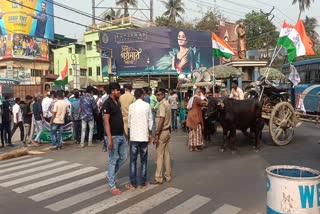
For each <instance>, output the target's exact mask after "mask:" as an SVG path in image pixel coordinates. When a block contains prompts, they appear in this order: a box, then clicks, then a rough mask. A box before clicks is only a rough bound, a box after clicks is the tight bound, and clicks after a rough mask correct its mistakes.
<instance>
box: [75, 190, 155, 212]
mask: <svg viewBox="0 0 320 214" xmlns="http://www.w3.org/2000/svg"><path fill="white" fill-rule="evenodd" d="M156 186H157V185H149V186H148V187H147V188H145V189H137V190H135V191H130V190H127V191H126V192H124V193H122V194H121V195H118V196H113V197H111V198H108V199H106V200H103V201H100V202H98V203H96V204H93V205H92V206H90V207H86V208H84V209H82V210H79V211H77V212H75V213H73V214H91V213H92V214H93V213H99V212H101V211H103V210H106V209H109V208H110V207H113V206H115V205H118V204H120V203H122V202H124V201H127V200H129V199H130V198H133V197H135V196H137V195H139V194H141V193H144V192H145V191H148V190H150V189H153V188H155V187H156Z"/></svg>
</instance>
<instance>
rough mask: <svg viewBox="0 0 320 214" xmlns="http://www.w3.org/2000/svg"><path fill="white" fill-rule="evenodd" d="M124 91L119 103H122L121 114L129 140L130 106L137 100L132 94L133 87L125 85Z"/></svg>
mask: <svg viewBox="0 0 320 214" xmlns="http://www.w3.org/2000/svg"><path fill="white" fill-rule="evenodd" d="M124 90H125V93H124V94H123V95H121V96H120V98H119V101H120V104H121V112H122V117H123V125H124V133H125V135H126V137H127V138H128V111H129V106H130V105H131V104H132V103H134V101H135V98H134V96H133V95H132V94H131V91H132V85H130V84H125V85H124Z"/></svg>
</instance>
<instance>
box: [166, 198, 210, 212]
mask: <svg viewBox="0 0 320 214" xmlns="http://www.w3.org/2000/svg"><path fill="white" fill-rule="evenodd" d="M210 200H211V199H210V198H206V197H203V196H201V195H195V196H193V197H192V198H190V199H188V200H186V201H185V202H183V203H182V204H180V205H179V206H177V207H175V208H173V209H171V210H169V211H168V212H166V213H165V214H176V213H183V214H189V213H192V212H193V211H195V210H197V209H199V208H200V207H202V206H203V205H205V204H206V203H208V202H209V201H210Z"/></svg>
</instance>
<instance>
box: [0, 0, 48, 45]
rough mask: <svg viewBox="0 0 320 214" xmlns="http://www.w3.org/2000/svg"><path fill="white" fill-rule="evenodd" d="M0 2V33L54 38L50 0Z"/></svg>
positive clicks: (3, 0)
mask: <svg viewBox="0 0 320 214" xmlns="http://www.w3.org/2000/svg"><path fill="white" fill-rule="evenodd" d="M0 2H1V4H0V35H7V34H13V33H15V34H24V35H29V36H32V37H37V38H46V39H49V40H53V39H54V25H53V23H54V22H53V17H52V15H53V3H52V1H45V0H10V1H8V0H0Z"/></svg>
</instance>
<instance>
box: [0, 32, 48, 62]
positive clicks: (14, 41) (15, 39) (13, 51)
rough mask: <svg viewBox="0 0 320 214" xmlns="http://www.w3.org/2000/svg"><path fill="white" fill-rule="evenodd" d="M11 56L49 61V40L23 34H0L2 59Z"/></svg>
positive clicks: (0, 57)
mask: <svg viewBox="0 0 320 214" xmlns="http://www.w3.org/2000/svg"><path fill="white" fill-rule="evenodd" d="M11 58H20V59H32V60H39V61H46V62H48V61H49V48H48V40H47V39H40V38H34V37H30V36H27V35H21V34H10V35H6V36H0V60H1V59H11Z"/></svg>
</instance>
